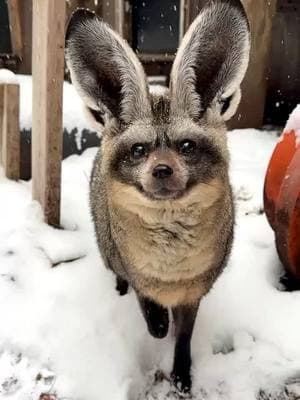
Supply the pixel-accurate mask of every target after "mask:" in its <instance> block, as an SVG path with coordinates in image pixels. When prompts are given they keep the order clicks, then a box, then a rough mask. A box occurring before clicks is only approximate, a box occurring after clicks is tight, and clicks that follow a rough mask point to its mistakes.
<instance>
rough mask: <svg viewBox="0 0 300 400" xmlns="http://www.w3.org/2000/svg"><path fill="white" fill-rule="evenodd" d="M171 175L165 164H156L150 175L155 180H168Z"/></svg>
mask: <svg viewBox="0 0 300 400" xmlns="http://www.w3.org/2000/svg"><path fill="white" fill-rule="evenodd" d="M172 174H173V170H172V168H171V167H169V166H168V165H166V164H158V165H157V166H156V167H155V168H154V169H153V171H152V175H153V176H154V177H155V178H157V179H165V178H169V176H171V175H172Z"/></svg>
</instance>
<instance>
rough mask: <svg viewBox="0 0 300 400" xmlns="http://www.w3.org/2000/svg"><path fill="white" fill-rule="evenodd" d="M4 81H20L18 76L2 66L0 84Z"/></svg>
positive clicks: (15, 82)
mask: <svg viewBox="0 0 300 400" xmlns="http://www.w3.org/2000/svg"><path fill="white" fill-rule="evenodd" d="M4 83H6V84H7V83H14V84H17V83H18V77H17V75H16V74H14V73H13V72H12V71H10V70H9V69H5V68H1V69H0V84H4Z"/></svg>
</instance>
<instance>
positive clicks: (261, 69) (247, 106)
mask: <svg viewBox="0 0 300 400" xmlns="http://www.w3.org/2000/svg"><path fill="white" fill-rule="evenodd" d="M242 3H243V4H244V7H245V9H246V12H247V15H248V18H249V22H250V27H251V37H252V43H251V53H250V61H249V67H248V70H247V74H246V76H245V79H244V81H243V83H242V100H241V104H240V106H239V108H238V110H237V113H236V115H235V117H234V119H233V120H232V121H230V123H229V126H230V128H250V127H251V128H261V127H262V125H263V119H264V110H265V102H266V94H267V87H268V66H269V61H270V50H271V39H272V24H273V17H274V15H275V13H276V5H277V0H268V1H266V0H242Z"/></svg>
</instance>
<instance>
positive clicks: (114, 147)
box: [66, 0, 249, 201]
mask: <svg viewBox="0 0 300 400" xmlns="http://www.w3.org/2000/svg"><path fill="white" fill-rule="evenodd" d="M208 4H209V5H207V6H205V7H204V8H203V10H202V12H201V13H200V15H199V16H198V17H197V18H196V20H195V21H194V22H193V24H192V25H191V27H190V28H189V30H188V32H187V33H186V35H185V37H184V39H183V41H182V44H181V46H180V48H179V50H178V53H177V55H176V57H175V60H174V64H173V68H172V72H171V79H170V88H169V89H168V90H167V91H166V93H165V95H161V96H158V95H155V94H154V95H153V94H151V93H150V92H149V88H148V83H147V80H146V77H145V74H144V70H143V68H142V66H141V64H140V62H139V60H138V59H137V56H136V55H135V54H134V52H133V51H132V50H131V48H130V47H129V46H128V44H127V43H126V42H125V41H124V40H123V39H122V38H120V37H119V35H118V34H117V33H115V32H114V31H112V30H111V29H110V28H109V26H108V25H106V24H105V23H104V22H103V21H100V20H99V19H98V18H97V17H96V16H95V15H94V14H93V13H91V12H89V11H86V10H79V11H77V12H76V13H75V14H74V16H73V18H72V19H71V22H70V24H69V27H68V31H67V44H66V48H67V62H68V66H69V68H70V71H71V77H72V81H73V83H74V85H75V86H76V87H77V90H78V91H79V93H80V94H81V96H82V97H83V99H84V101H85V104H86V106H87V108H88V110H89V111H90V113H91V115H92V116H93V117H94V118H95V119H96V120H97V121H98V122H100V123H102V124H103V125H104V130H103V142H102V149H101V152H102V161H101V162H102V173H103V174H105V176H106V177H107V178H109V179H111V180H114V181H117V182H121V183H122V184H125V185H128V186H130V187H133V188H134V189H135V190H137V191H138V192H139V193H141V194H142V195H144V196H145V197H147V198H148V199H153V200H176V199H179V198H182V197H183V196H186V195H187V194H188V193H189V192H190V191H191V189H193V188H194V187H195V186H197V185H199V184H201V185H208V186H209V185H212V182H215V181H216V180H219V181H222V180H224V179H226V177H227V169H228V152H227V146H226V128H225V121H226V120H228V119H229V118H230V117H231V116H232V115H233V114H234V113H235V111H236V109H237V106H238V103H239V100H240V84H241V81H242V79H243V76H244V74H245V72H246V68H247V64H248V57H249V29H248V23H247V18H246V16H245V13H244V10H243V8H242V7H241V5H240V2H239V1H237V0H215V1H214V2H211V3H210V2H208ZM124 201H125V199H124Z"/></svg>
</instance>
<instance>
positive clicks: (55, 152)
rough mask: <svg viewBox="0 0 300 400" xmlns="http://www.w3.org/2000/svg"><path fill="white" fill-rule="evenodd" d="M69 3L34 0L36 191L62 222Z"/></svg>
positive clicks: (52, 217) (51, 217)
mask: <svg viewBox="0 0 300 400" xmlns="http://www.w3.org/2000/svg"><path fill="white" fill-rule="evenodd" d="M64 36H65V2H64V1H61V0H43V1H40V0H33V58H32V72H33V109H32V116H33V117H32V178H33V182H32V191H33V198H34V199H35V200H38V201H39V202H40V203H41V205H42V207H43V210H44V213H45V218H46V221H47V222H48V223H50V224H52V225H59V220H60V184H61V158H62V90H63V75H64Z"/></svg>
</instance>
